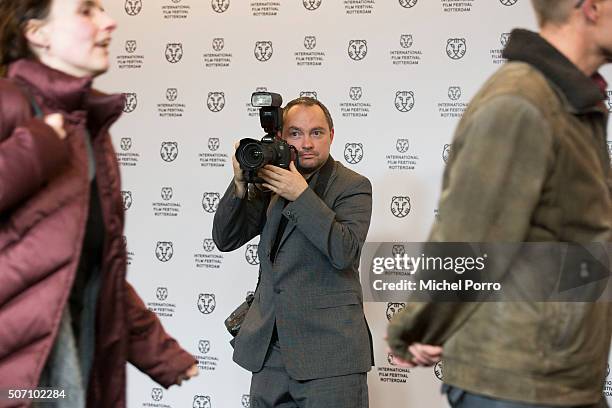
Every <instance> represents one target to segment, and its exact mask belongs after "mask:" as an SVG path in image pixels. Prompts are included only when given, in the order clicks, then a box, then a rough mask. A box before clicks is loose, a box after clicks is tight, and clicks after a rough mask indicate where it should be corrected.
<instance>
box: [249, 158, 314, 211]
mask: <svg viewBox="0 0 612 408" xmlns="http://www.w3.org/2000/svg"><path fill="white" fill-rule="evenodd" d="M259 177H261V178H262V179H264V180H265V183H264V184H263V187H265V188H267V189H269V190H271V191H272V192H274V193H276V194H278V195H279V196H281V197H283V198H284V199H286V200H288V201H295V200H296V199H297V198H298V197H299V196H300V194H302V193H303V192H304V190H306V189H307V188H308V183H307V182H306V179H304V177H303V176H302V175H301V174H300V172H299V171H298V170H297V169H296V168H295V164H293V162H291V163H290V164H289V170H285V169H283V168H281V167H277V166H271V165H269V164H268V165H266V166H264V167H263V168H262V169H261V170H259Z"/></svg>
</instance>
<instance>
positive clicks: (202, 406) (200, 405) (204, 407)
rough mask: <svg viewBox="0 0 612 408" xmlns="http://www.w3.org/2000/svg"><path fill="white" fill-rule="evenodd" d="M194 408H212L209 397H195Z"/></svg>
mask: <svg viewBox="0 0 612 408" xmlns="http://www.w3.org/2000/svg"><path fill="white" fill-rule="evenodd" d="M192 408H212V405H211V404H210V397H209V396H208V395H194V396H193V405H192Z"/></svg>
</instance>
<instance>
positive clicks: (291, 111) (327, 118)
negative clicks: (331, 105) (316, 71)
mask: <svg viewBox="0 0 612 408" xmlns="http://www.w3.org/2000/svg"><path fill="white" fill-rule="evenodd" d="M282 136H283V139H285V140H286V141H287V143H289V144H290V145H293V146H294V147H295V148H296V149H297V151H298V153H299V162H300V166H299V170H300V172H301V173H303V174H310V173H313V172H314V171H316V170H317V169H318V168H319V167H321V166H322V165H323V164H324V163H325V161H326V160H327V158H328V157H329V149H330V147H331V143H332V141H333V139H334V122H333V120H332V118H331V115H330V113H329V111H328V110H327V108H326V107H325V105H323V104H322V103H321V102H319V101H317V100H316V99H313V98H298V99H294V100H292V101H291V102H289V103H288V104H287V105H286V106H285V108H284V110H283V134H282Z"/></svg>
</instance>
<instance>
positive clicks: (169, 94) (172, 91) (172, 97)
mask: <svg viewBox="0 0 612 408" xmlns="http://www.w3.org/2000/svg"><path fill="white" fill-rule="evenodd" d="M176 98H178V89H176V88H168V89H166V99H167V100H168V102H174V101H176Z"/></svg>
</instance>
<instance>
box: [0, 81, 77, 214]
mask: <svg viewBox="0 0 612 408" xmlns="http://www.w3.org/2000/svg"><path fill="white" fill-rule="evenodd" d="M31 110H32V108H31V106H30V104H29V102H28V101H27V99H26V98H25V97H24V96H23V95H22V94H21V93H20V92H19V90H18V89H17V88H16V87H15V86H14V85H12V84H10V83H8V82H7V81H6V80H2V81H0V213H2V212H4V211H6V210H8V209H10V208H12V207H14V206H15V205H17V204H19V203H20V202H22V201H23V200H24V199H26V198H28V197H29V196H31V195H32V194H34V193H35V192H36V191H38V190H39V189H40V188H41V187H42V186H43V185H44V183H45V182H46V181H47V180H49V179H50V178H51V177H52V176H53V174H54V173H55V172H56V171H57V170H58V169H59V168H60V167H61V166H62V165H63V164H64V163H66V162H67V161H68V158H69V153H68V146H67V144H66V143H64V141H62V140H61V139H59V137H58V136H57V134H56V133H55V131H54V130H53V129H52V128H51V127H49V126H48V125H47V124H45V123H44V121H42V120H41V119H38V118H32V114H31Z"/></svg>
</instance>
